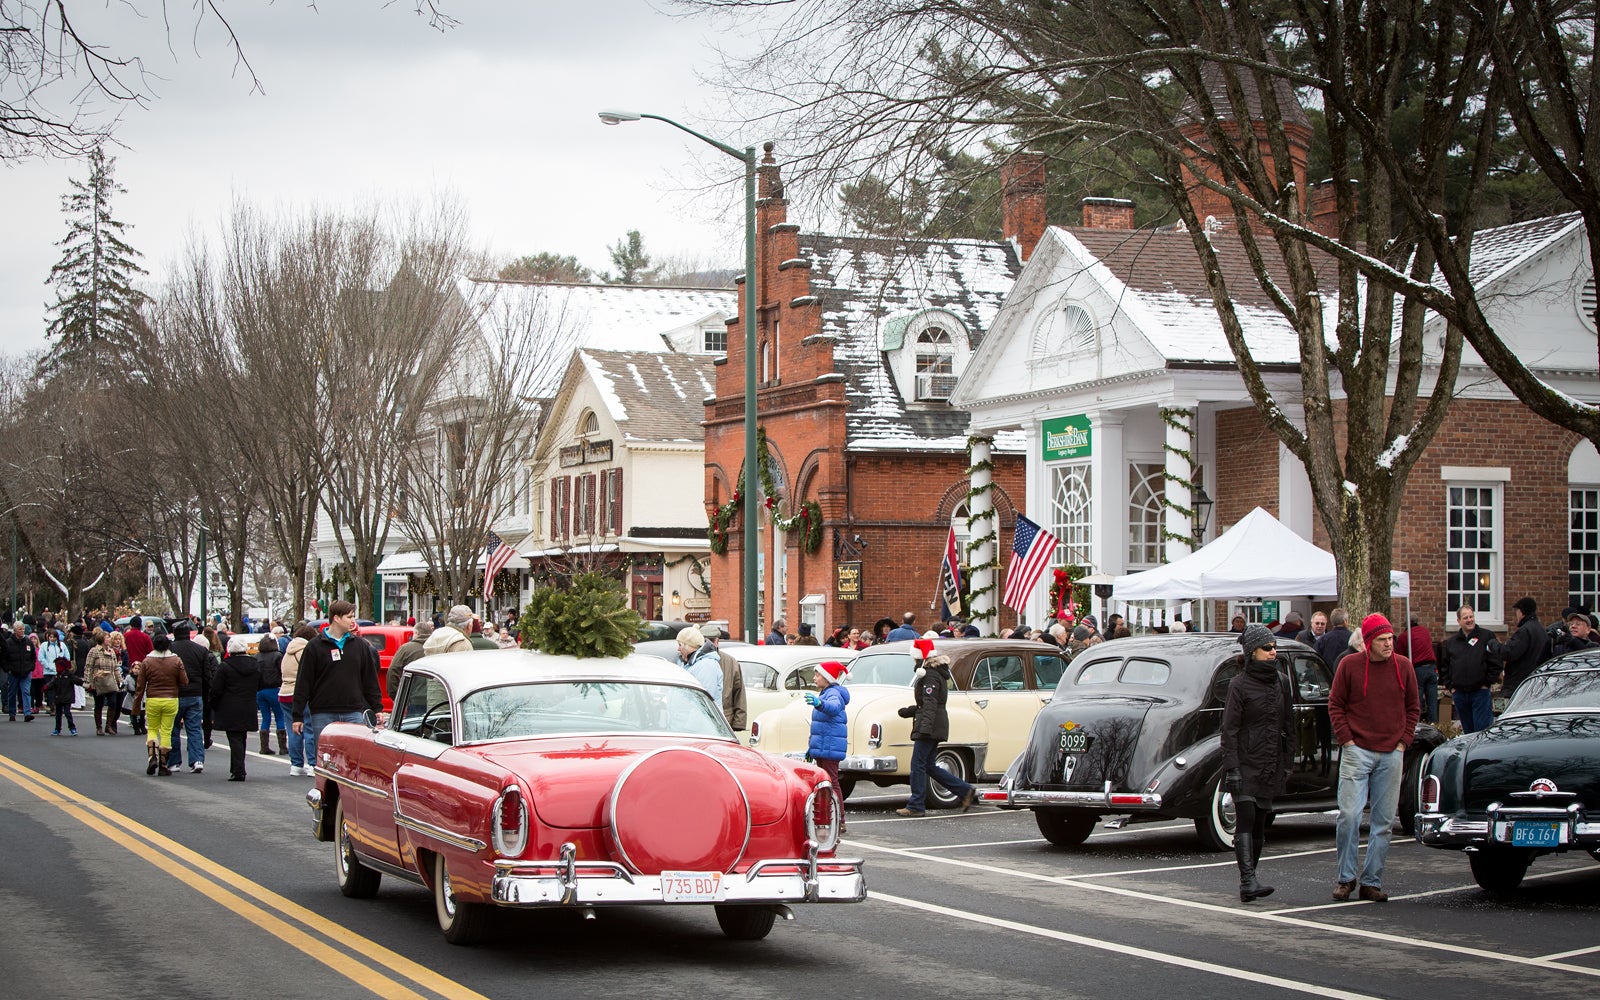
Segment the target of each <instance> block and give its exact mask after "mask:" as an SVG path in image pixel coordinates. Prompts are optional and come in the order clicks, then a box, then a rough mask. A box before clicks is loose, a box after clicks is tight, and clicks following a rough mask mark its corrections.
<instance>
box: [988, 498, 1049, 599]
mask: <svg viewBox="0 0 1600 1000" xmlns="http://www.w3.org/2000/svg"><path fill="white" fill-rule="evenodd" d="M1055 552H1056V536H1054V535H1052V534H1050V532H1048V531H1046V530H1044V529H1043V528H1041V527H1039V526H1038V525H1037V524H1034V523H1033V522H1032V521H1030V520H1028V519H1027V518H1025V517H1023V516H1022V515H1021V514H1018V515H1017V527H1016V530H1015V531H1014V532H1013V534H1012V539H1011V565H1009V566H1007V567H1006V589H1005V592H1004V593H1003V594H1001V595H1000V600H1001V601H1002V602H1003V603H1004V604H1005V606H1006V607H1008V608H1010V609H1011V610H1013V611H1015V612H1016V613H1017V614H1019V615H1020V614H1022V610H1023V605H1025V604H1027V603H1028V594H1029V593H1031V592H1032V590H1033V585H1034V584H1036V583H1038V582H1039V575H1040V574H1041V573H1043V572H1044V568H1045V567H1046V566H1048V565H1050V559H1051V557H1052V556H1054V555H1055Z"/></svg>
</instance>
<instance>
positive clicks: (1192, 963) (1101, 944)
mask: <svg viewBox="0 0 1600 1000" xmlns="http://www.w3.org/2000/svg"><path fill="white" fill-rule="evenodd" d="M867 896H868V898H870V899H875V900H880V901H882V902H885V903H893V904H895V905H896V906H904V907H907V908H909V909H913V910H922V911H924V912H927V913H933V914H937V915H939V916H942V917H950V918H954V919H956V920H965V921H967V922H969V923H975V924H985V925H987V926H990V927H995V928H999V929H1000V930H1005V931H1011V932H1013V933H1017V934H1031V935H1034V936H1035V937H1043V938H1050V939H1051V940H1054V941H1064V942H1066V943H1068V944H1075V945H1078V946H1079V947H1081V948H1093V949H1095V950H1097V951H1109V952H1112V953H1113V954H1117V955H1126V956H1128V957H1130V958H1138V959H1143V960H1144V961H1147V962H1159V963H1161V964H1163V965H1175V966H1177V967H1179V968H1183V969H1192V970H1194V971H1196V972H1208V973H1211V974H1212V975H1217V976H1226V977H1228V978H1229V979H1241V980H1244V981H1245V982H1250V983H1260V984H1262V985H1265V986H1276V987H1278V988H1279V989H1285V990H1293V991H1294V992H1296V993H1309V994H1311V995H1313V996H1319V997H1340V998H1343V1000H1370V998H1369V996H1368V995H1367V994H1365V993H1351V992H1349V991H1348V990H1341V989H1336V988H1334V987H1331V986H1325V985H1323V984H1320V983H1306V982H1300V981H1299V980H1295V979H1285V978H1284V977H1282V976H1274V975H1269V974H1267V973H1263V972H1250V971H1248V970H1246V969H1236V968H1232V967H1230V966H1226V965H1217V964H1216V963H1214V962H1205V961H1201V960H1200V959H1195V958H1184V957H1183V956H1182V955H1173V954H1169V953H1167V952H1161V951H1153V950H1151V949H1149V948H1140V947H1137V946H1135V945H1127V944H1117V943H1115V942H1112V941H1104V940H1101V939H1100V938H1092V937H1084V936H1083V935H1080V934H1071V933H1068V932H1067V931H1058V930H1053V929H1051V928H1048V927H1038V926H1035V925H1033V924H1024V923H1018V922H1017V921H1015V920H1004V919H1001V918H1000V917H990V916H986V915H984V914H981V913H972V912H970V911H967V910H956V909H952V908H951V907H948V906H939V905H938V904H936V903H924V902H922V901H921V900H916V899H906V898H904V897H902V896H890V895H888V894H886V893H882V892H878V891H876V890H872V891H869V892H868V893H867Z"/></svg>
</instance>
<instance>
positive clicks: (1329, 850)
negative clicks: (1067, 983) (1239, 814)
mask: <svg viewBox="0 0 1600 1000" xmlns="http://www.w3.org/2000/svg"><path fill="white" fill-rule="evenodd" d="M1395 843H1397V844H1398V843H1401V841H1398V840H1397V841H1395ZM1337 850H1338V848H1337V847H1319V848H1317V849H1316V850H1312V851H1291V852H1289V853H1288V854H1263V855H1261V862H1262V863H1263V864H1265V863H1266V862H1268V861H1283V860H1286V859H1288V858H1308V857H1311V856H1312V855H1315V854H1333V853H1334V852H1336V851H1337ZM1235 864H1236V862H1234V861H1232V860H1228V861H1207V862H1204V863H1202V864H1197V865H1166V866H1164V867H1160V868H1129V869H1127V870H1126V871H1120V872H1086V873H1085V874H1082V875H1074V876H1072V877H1073V878H1111V877H1112V876H1115V875H1159V874H1160V873H1162V872H1182V871H1190V870H1193V869H1197V868H1232V867H1233V866H1234V865H1235ZM1273 912H1274V913H1282V912H1284V911H1282V910H1274V911H1273Z"/></svg>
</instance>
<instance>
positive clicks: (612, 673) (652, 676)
mask: <svg viewBox="0 0 1600 1000" xmlns="http://www.w3.org/2000/svg"><path fill="white" fill-rule="evenodd" d="M413 671H416V672H421V673H430V674H437V675H438V676H439V678H440V679H441V680H443V681H444V682H445V683H446V684H447V685H449V687H450V690H451V692H452V693H453V694H454V695H455V697H457V698H460V697H461V696H463V695H465V694H467V693H468V692H471V691H476V690H479V689H482V688H490V687H500V686H501V685H505V684H519V683H526V682H528V681H631V682H635V683H639V682H643V683H653V684H680V685H683V686H684V687H695V688H698V687H699V685H698V684H696V683H695V680H694V678H693V677H691V676H689V672H688V671H687V670H685V669H683V668H682V667H680V666H677V665H676V664H672V663H668V662H667V661H665V660H663V659H661V658H660V657H658V656H646V655H643V654H638V653H634V654H630V655H628V656H625V657H622V658H620V659H618V658H615V657H589V658H584V659H580V658H578V657H576V656H557V655H555V654H553V653H541V652H539V651H537V650H532V649H474V650H471V651H468V652H461V653H435V654H433V655H431V656H424V657H421V658H420V659H416V660H412V661H411V662H410V663H408V664H406V672H407V673H411V672H413Z"/></svg>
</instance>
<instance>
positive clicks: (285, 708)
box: [278, 698, 306, 767]
mask: <svg viewBox="0 0 1600 1000" xmlns="http://www.w3.org/2000/svg"><path fill="white" fill-rule="evenodd" d="M278 710H279V711H281V712H282V713H283V717H284V718H285V719H287V718H288V717H289V703H288V702H286V701H284V700H283V699H281V698H280V699H278ZM284 728H285V729H287V730H288V731H289V766H290V767H305V765H306V738H305V735H304V734H303V733H297V732H295V731H294V727H293V726H289V725H285V726H284Z"/></svg>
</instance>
